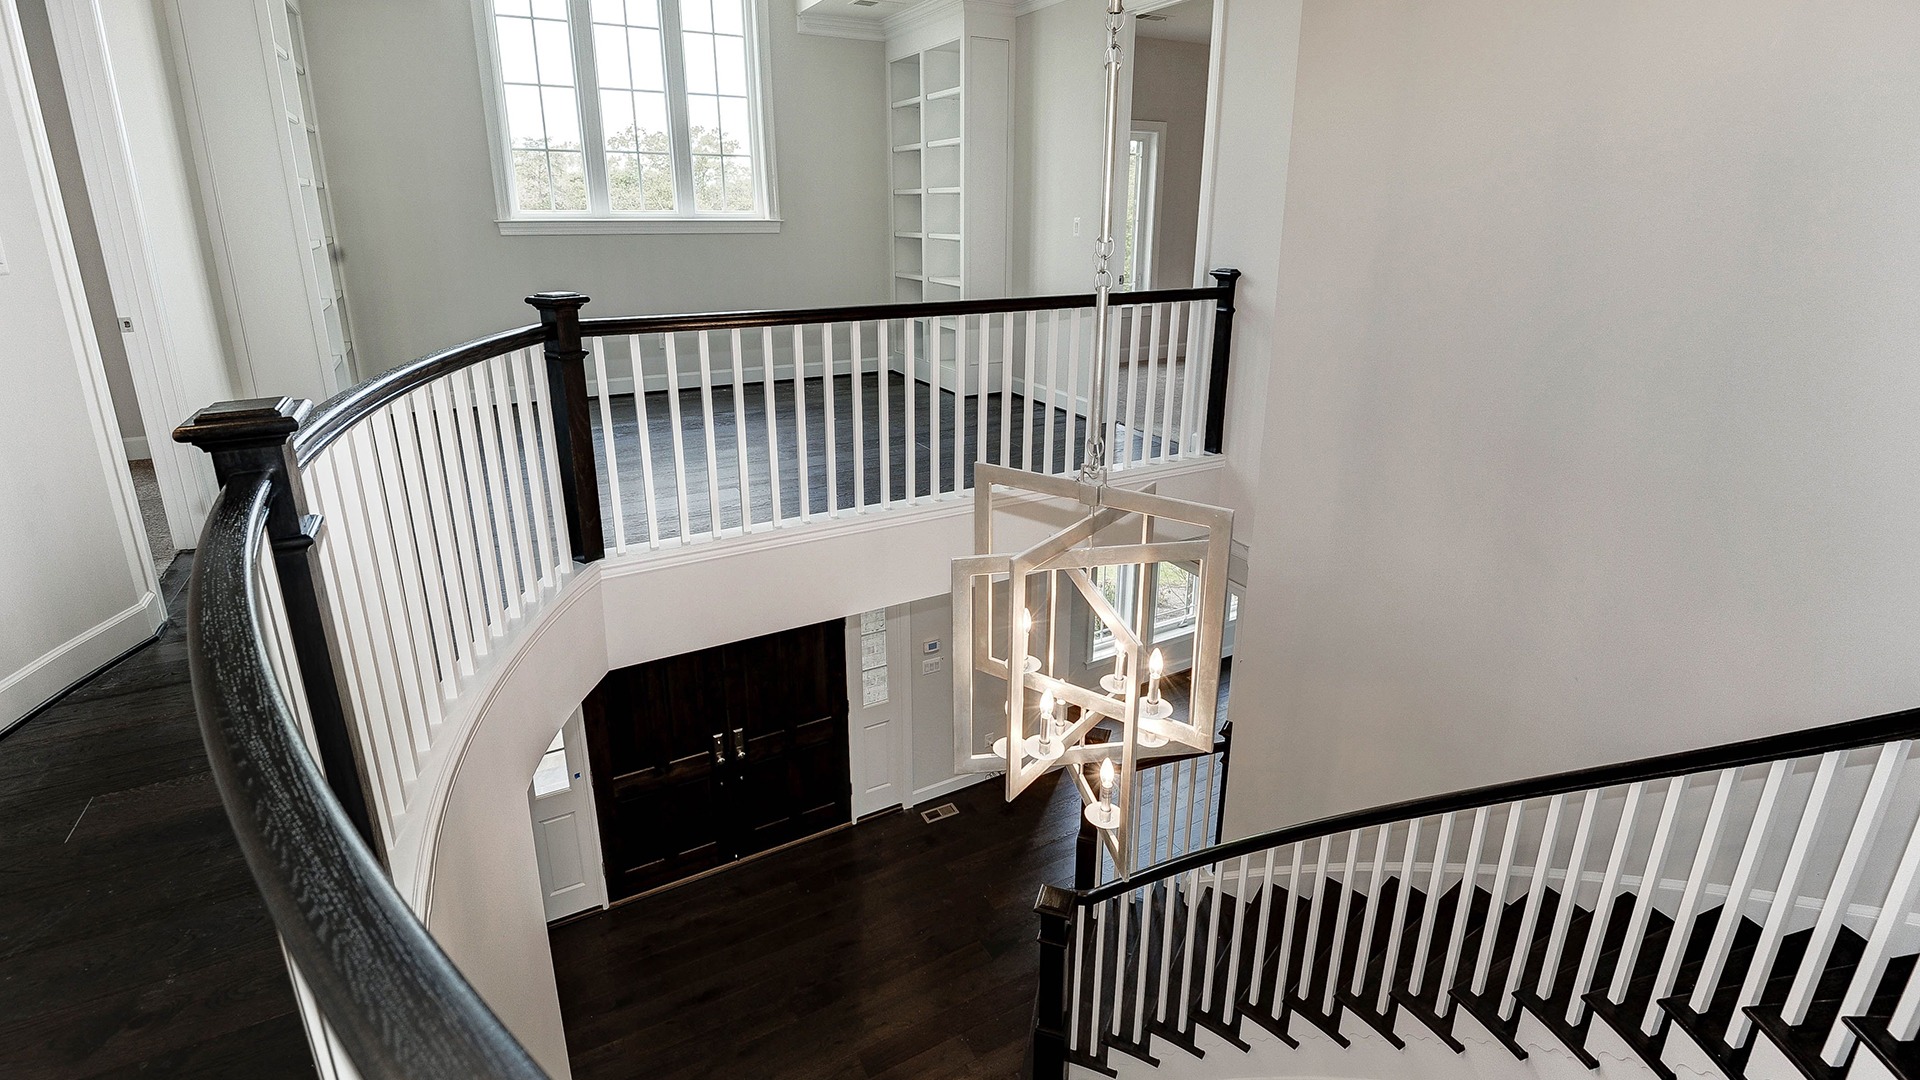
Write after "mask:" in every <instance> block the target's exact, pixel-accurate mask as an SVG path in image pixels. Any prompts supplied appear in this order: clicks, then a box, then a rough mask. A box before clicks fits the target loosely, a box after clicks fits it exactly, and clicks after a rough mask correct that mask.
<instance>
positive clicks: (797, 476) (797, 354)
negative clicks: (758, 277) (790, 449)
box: [793, 325, 813, 521]
mask: <svg viewBox="0 0 1920 1080" xmlns="http://www.w3.org/2000/svg"><path fill="white" fill-rule="evenodd" d="M793 437H794V441H795V445H796V446H797V447H798V449H797V450H796V451H795V453H794V461H795V462H796V468H795V470H794V477H793V478H794V482H795V483H797V484H798V485H799V486H800V520H801V521H805V520H807V519H808V518H810V517H812V516H813V452H812V449H811V447H810V446H809V445H808V443H807V336H806V334H805V333H803V332H802V330H801V328H800V327H799V326H798V325H796V326H794V328H793Z"/></svg>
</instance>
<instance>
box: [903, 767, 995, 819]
mask: <svg viewBox="0 0 1920 1080" xmlns="http://www.w3.org/2000/svg"><path fill="white" fill-rule="evenodd" d="M1000 775H1002V774H1000V773H961V774H960V775H959V776H950V777H948V778H947V779H945V780H942V781H940V782H939V783H937V784H928V785H927V786H926V787H923V788H915V789H914V791H913V801H912V802H910V803H908V804H907V809H909V810H911V809H913V808H914V807H916V806H919V805H920V804H921V803H923V802H932V801H933V800H935V799H941V798H945V797H946V796H948V795H951V794H953V793H954V792H956V791H964V790H966V789H967V788H970V787H972V786H973V785H975V784H978V783H980V782H981V781H983V780H991V779H994V778H995V777H998V776H1000Z"/></svg>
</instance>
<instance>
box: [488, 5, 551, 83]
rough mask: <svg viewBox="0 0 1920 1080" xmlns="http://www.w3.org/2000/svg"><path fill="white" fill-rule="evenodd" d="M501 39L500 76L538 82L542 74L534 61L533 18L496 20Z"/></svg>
mask: <svg viewBox="0 0 1920 1080" xmlns="http://www.w3.org/2000/svg"><path fill="white" fill-rule="evenodd" d="M494 26H495V27H496V28H497V30H496V33H497V34H498V36H499V39H500V77H501V79H503V80H505V81H506V82H510V83H537V82H539V81H540V74H539V71H538V69H537V68H535V67H534V61H533V20H531V19H509V18H500V19H495V20H494Z"/></svg>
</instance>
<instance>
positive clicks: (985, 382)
mask: <svg viewBox="0 0 1920 1080" xmlns="http://www.w3.org/2000/svg"><path fill="white" fill-rule="evenodd" d="M1006 320H1007V316H1005V315H1002V316H1001V317H1000V321H1001V322H1002V323H1003V324H1004V323H1005V322H1006ZM979 337H980V366H979V367H978V368H977V369H976V377H977V378H978V379H979V384H978V385H977V386H976V387H975V389H976V390H977V391H978V397H979V407H978V408H976V409H975V410H974V413H973V415H974V420H975V422H976V423H975V426H977V427H978V428H979V429H980V431H979V436H978V438H976V439H975V440H974V446H973V459H972V460H973V461H975V462H981V461H987V460H989V455H988V453H987V449H988V444H987V419H988V414H989V413H991V412H992V411H993V316H992V315H991V314H986V315H982V316H980V334H979ZM1000 373H1001V379H1002V380H1003V381H1004V380H1005V378H1006V365H1005V364H1002V365H1000ZM1006 411H1007V402H1006V397H1005V395H1004V394H1003V395H1002V396H1001V399H1000V413H1001V416H1002V417H1003V418H1004V417H1005V415H1006ZM1000 427H1001V429H1002V431H1004V430H1005V428H1006V424H1005V423H1002V424H1001V425H1000ZM1001 460H1002V461H1005V460H1006V459H1005V458H1002V459H1001ZM966 487H967V490H969V491H971V490H972V489H973V484H972V483H971V482H969V483H968V484H967V485H966Z"/></svg>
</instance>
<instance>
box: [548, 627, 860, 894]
mask: <svg viewBox="0 0 1920 1080" xmlns="http://www.w3.org/2000/svg"><path fill="white" fill-rule="evenodd" d="M846 670H847V665H846V636H845V624H844V622H843V621H842V620H839V619H835V620H833V621H832V622H825V623H820V624H819V625H817V626H805V627H801V628H799V629H797V630H788V631H784V632H782V633H778V634H769V635H768V636H766V637H760V638H753V639H751V640H748V641H736V642H734V643H732V644H730V645H721V646H719V647H717V648H712V649H704V650H701V651H700V652H695V653H687V654H685V655H682V656H675V657H670V658H668V659H665V660H656V661H653V662H652V663H648V664H641V665H639V666H637V667H630V668H622V669H620V670H618V671H613V672H609V673H608V674H607V677H606V678H605V679H604V680H602V681H601V683H600V685H599V686H598V687H596V688H595V689H594V692H593V693H592V694H591V695H590V696H589V697H588V698H587V701H586V703H585V713H586V727H587V740H588V744H589V749H590V751H591V757H592V769H593V785H594V799H595V802H596V803H597V804H598V813H599V818H600V844H601V849H602V851H603V853H604V856H605V860H606V871H607V890H608V897H609V899H612V900H620V899H623V898H625V897H629V896H633V895H635V894H637V893H641V892H645V891H646V890H648V889H653V888H657V887H659V886H661V885H666V884H669V883H671V882H674V881H677V880H679V879H681V878H684V877H687V876H688V875H691V874H697V873H699V872H700V871H702V870H708V869H711V868H713V867H715V866H719V865H722V864H724V863H727V862H731V861H733V860H735V859H739V858H743V857H745V856H748V855H752V854H755V853H757V852H761V851H766V850H767V849H769V848H773V847H778V846H779V845H781V844H784V843H787V842H789V841H792V840H798V839H800V838H801V837H805V836H810V835H812V834H814V833H817V832H820V831H822V830H824V829H830V828H832V827H834V826H836V825H840V824H844V823H845V822H846V821H847V820H848V819H849V816H850V814H851V811H852V801H853V789H852V786H851V783H850V778H849V776H848V759H847V682H846Z"/></svg>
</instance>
